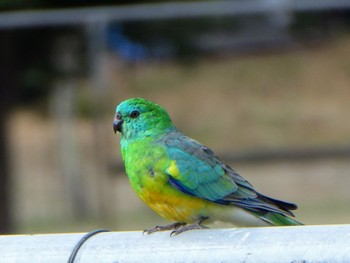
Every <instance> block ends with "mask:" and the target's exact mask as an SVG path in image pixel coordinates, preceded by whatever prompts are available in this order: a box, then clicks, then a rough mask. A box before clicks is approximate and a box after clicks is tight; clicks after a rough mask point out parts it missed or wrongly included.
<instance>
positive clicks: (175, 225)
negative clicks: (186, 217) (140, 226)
mask: <svg viewBox="0 0 350 263" xmlns="http://www.w3.org/2000/svg"><path fill="white" fill-rule="evenodd" d="M185 225H186V223H184V222H176V223H173V224H170V225H165V226H155V227H153V228H148V229H145V230H143V234H145V233H146V234H148V235H150V234H152V233H155V232H158V231H166V230H174V229H175V230H174V231H176V229H178V228H180V227H181V226H185ZM174 231H173V232H174Z"/></svg>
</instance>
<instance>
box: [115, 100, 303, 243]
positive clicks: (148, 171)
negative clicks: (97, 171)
mask: <svg viewBox="0 0 350 263" xmlns="http://www.w3.org/2000/svg"><path fill="white" fill-rule="evenodd" d="M113 130H114V132H115V133H119V134H120V148H121V155H122V159H123V162H124V166H125V171H126V174H127V176H128V178H129V181H130V184H131V187H132V189H133V190H134V192H135V193H136V195H137V196H138V197H139V198H140V199H141V200H142V201H143V202H144V203H145V204H147V205H148V206H149V207H150V208H151V209H153V210H154V211H155V212H156V213H157V214H159V215H160V216H161V217H163V218H165V219H167V220H169V221H171V222H173V223H171V224H168V225H164V226H161V225H158V226H155V227H153V228H149V229H146V230H144V233H147V234H152V233H154V232H158V231H165V230H172V232H171V234H170V235H171V236H172V235H178V234H181V233H183V232H185V231H188V230H194V229H205V228H208V227H207V226H206V225H204V224H203V223H214V222H217V221H221V222H229V223H232V224H234V225H236V226H239V227H253V226H292V225H302V223H300V222H298V221H296V220H295V219H293V218H292V217H294V214H293V213H292V212H291V210H295V209H297V205H295V204H293V203H290V202H285V201H281V200H277V199H274V198H271V197H268V196H266V195H263V194H261V193H259V192H258V191H256V190H255V189H254V188H253V186H252V184H251V183H249V182H248V181H247V180H246V179H244V178H243V177H242V176H241V175H239V174H238V173H237V172H236V171H235V170H234V169H233V168H231V167H230V166H229V165H228V164H226V163H225V162H224V161H222V160H221V159H220V158H219V157H218V156H217V155H216V154H215V153H214V152H213V151H212V150H211V149H209V148H208V147H206V146H204V145H202V144H201V143H199V142H198V141H196V140H194V139H192V138H190V137H188V136H186V135H184V134H183V133H182V132H181V131H180V130H178V129H177V128H176V127H175V126H174V124H173V122H172V120H171V118H170V116H169V114H168V112H167V111H166V110H165V108H163V107H162V106H160V105H158V104H156V103H154V102H151V101H149V100H146V99H143V98H130V99H127V100H125V101H123V102H121V103H120V104H119V105H118V106H117V107H116V112H115V116H114V120H113Z"/></svg>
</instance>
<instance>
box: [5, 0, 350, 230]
mask: <svg viewBox="0 0 350 263" xmlns="http://www.w3.org/2000/svg"><path fill="white" fill-rule="evenodd" d="M73 2H74V3H73ZM0 9H1V12H0V83H1V84H0V92H1V96H0V100H1V102H0V233H53V232H82V231H89V230H93V229H96V228H107V229H112V230H139V229H144V228H148V227H152V226H153V225H155V224H163V223H165V221H164V220H163V219H161V218H160V217H159V216H158V215H156V214H155V213H153V212H152V211H151V210H150V209H149V208H147V207H146V206H145V205H144V204H143V203H142V202H141V201H139V200H138V199H137V197H136V196H135V195H134V193H133V192H132V189H131V187H130V186H129V182H128V179H127V177H126V175H125V174H124V170H123V165H122V161H121V157H120V149H119V136H118V135H115V134H114V133H113V130H112V121H113V117H114V112H115V106H116V105H117V104H119V103H120V102H121V101H122V100H124V99H127V98H130V97H144V98H147V99H150V100H153V101H155V102H157V103H158V104H161V105H163V106H164V107H165V108H166V109H167V110H168V111H169V113H170V115H171V116H172V118H173V121H174V122H175V124H176V126H177V127H178V128H179V129H180V130H182V131H183V132H184V133H185V134H187V135H189V136H191V137H193V138H196V139H197V140H199V141H200V142H202V143H203V144H205V145H206V146H208V147H210V148H212V149H213V150H214V151H215V152H216V153H217V154H218V155H219V156H220V157H222V158H223V159H224V160H225V161H226V162H227V163H229V164H230V165H231V166H232V167H233V168H234V169H235V170H237V171H238V172H239V173H240V174H241V175H243V176H244V177H245V178H247V179H248V180H249V181H250V182H252V184H253V185H254V186H255V188H256V189H257V190H258V191H260V192H262V193H264V194H266V195H270V196H272V197H275V198H279V199H282V200H287V201H291V202H295V203H297V204H298V206H299V209H298V210H297V211H296V217H297V219H298V220H299V221H301V222H303V223H305V224H343V223H349V222H350V205H349V203H350V191H349V186H350V118H349V116H350V106H349V98H350V2H349V1H338V0H332V1H328V0H323V1H321V0H303V1H302V0H299V1H292V0H290V1H289V0H283V1H282V0H281V1H275V0H246V1H236V0H232V1H228V0H226V1H173V2H166V1H118V2H117V4H116V2H115V1H104V0H103V1H101V0H100V1H92V0H91V1H62V0H60V1H48V0H32V1H27V0H26V1H25V0H17V1H12V0H3V1H1V3H0Z"/></svg>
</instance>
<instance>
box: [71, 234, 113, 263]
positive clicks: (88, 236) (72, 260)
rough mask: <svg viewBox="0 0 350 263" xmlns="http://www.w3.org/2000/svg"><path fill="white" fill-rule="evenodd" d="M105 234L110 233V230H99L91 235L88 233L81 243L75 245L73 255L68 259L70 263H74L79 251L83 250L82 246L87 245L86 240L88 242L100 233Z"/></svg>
mask: <svg viewBox="0 0 350 263" xmlns="http://www.w3.org/2000/svg"><path fill="white" fill-rule="evenodd" d="M103 232H110V230H106V229H97V230H94V231H91V232H89V233H87V234H86V235H85V236H83V237H82V238H81V239H80V240H79V242H78V243H77V244H76V245H75V247H74V249H73V251H72V253H71V254H70V257H69V259H68V263H74V260H75V257H76V256H77V254H78V252H79V249H80V248H81V246H82V245H83V244H84V243H85V241H86V240H88V239H89V238H90V237H92V236H94V235H97V234H99V233H103Z"/></svg>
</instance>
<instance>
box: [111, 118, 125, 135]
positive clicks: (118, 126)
mask: <svg viewBox="0 0 350 263" xmlns="http://www.w3.org/2000/svg"><path fill="white" fill-rule="evenodd" d="M123 122H124V121H123V120H114V122H113V130H114V133H117V131H118V132H122V127H123V126H122V125H123Z"/></svg>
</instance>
